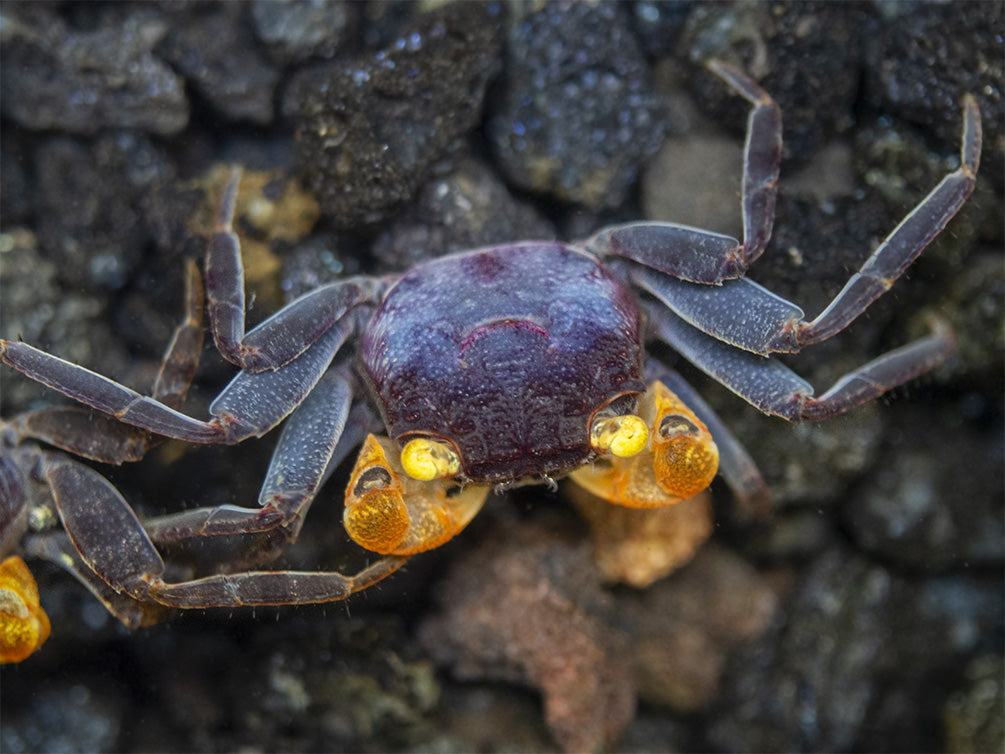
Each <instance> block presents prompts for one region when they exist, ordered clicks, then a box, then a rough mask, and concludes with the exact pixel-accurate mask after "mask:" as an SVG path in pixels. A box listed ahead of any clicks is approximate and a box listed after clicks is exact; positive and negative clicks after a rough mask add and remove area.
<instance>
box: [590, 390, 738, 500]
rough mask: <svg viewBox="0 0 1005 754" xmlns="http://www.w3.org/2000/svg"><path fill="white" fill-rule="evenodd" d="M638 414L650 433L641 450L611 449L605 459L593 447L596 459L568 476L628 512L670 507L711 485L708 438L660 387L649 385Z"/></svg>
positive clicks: (714, 463)
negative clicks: (624, 451) (638, 509)
mask: <svg viewBox="0 0 1005 754" xmlns="http://www.w3.org/2000/svg"><path fill="white" fill-rule="evenodd" d="M638 415H639V418H641V419H642V421H643V422H644V423H645V425H646V426H648V427H649V428H650V429H649V430H648V442H647V443H645V444H644V447H642V448H641V449H640V450H639V451H638V452H635V453H633V454H622V453H617V452H615V451H614V450H612V451H610V454H609V455H608V454H605V453H604V449H603V447H599V446H598V445H597V443H594V447H595V449H596V450H597V451H598V452H599V453H601V456H600V458H599V459H598V460H597V461H596V463H594V464H593V465H592V466H584V467H582V468H580V469H577V470H576V471H574V472H572V474H571V477H572V479H573V481H575V482H576V483H577V484H579V485H580V486H581V487H584V488H585V489H586V490H588V491H589V492H591V493H593V494H594V495H597V496H598V497H602V498H604V499H605V500H608V501H610V502H612V503H616V504H618V505H626V506H629V507H631V508H659V507H662V506H665V505H673V504H674V503H677V502H680V501H681V500H686V499H688V498H691V497H694V496H695V495H697V494H698V493H699V492H701V491H702V490H704V489H705V488H706V487H708V485H709V484H711V483H712V479H713V478H714V477H715V473H716V471H717V470H718V468H719V450H718V448H717V447H716V445H715V442H714V441H713V440H712V434H711V433H710V432H709V431H708V428H707V427H706V426H705V425H704V423H703V422H702V421H701V419H699V418H698V417H697V416H696V415H695V414H694V412H693V411H691V409H689V408H688V407H687V406H686V405H684V403H683V402H682V401H681V400H680V399H679V398H678V397H677V396H676V395H674V394H673V393H672V392H671V391H670V390H669V389H668V388H667V387H666V386H665V385H664V384H663V383H662V382H654V383H653V384H652V385H650V386H649V390H647V391H646V394H645V395H644V396H643V397H642V400H641V401H640V402H639V410H638ZM630 426H632V427H633V426H634V425H630ZM593 434H594V435H597V434H598V433H597V432H594V433H593ZM632 434H633V436H634V435H635V434H636V431H635V430H634V429H632ZM643 437H645V435H644V433H643Z"/></svg>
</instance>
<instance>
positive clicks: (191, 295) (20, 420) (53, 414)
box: [0, 262, 203, 464]
mask: <svg viewBox="0 0 1005 754" xmlns="http://www.w3.org/2000/svg"><path fill="white" fill-rule="evenodd" d="M185 271H186V275H185V319H184V320H183V321H182V323H181V324H179V325H178V327H176V328H175V331H174V335H173V336H172V338H171V343H170V345H169V346H168V348H167V350H166V351H165V353H164V358H163V360H162V361H161V367H160V371H159V373H158V375H157V379H156V380H155V382H154V386H153V391H152V397H153V399H154V400H155V401H158V402H159V403H162V404H164V405H165V406H167V407H169V408H172V409H176V410H177V409H180V408H181V407H182V405H184V403H185V396H186V395H187V394H188V389H189V386H190V385H191V384H192V379H193V378H194V377H195V370H196V367H197V366H198V363H199V357H200V355H201V354H202V342H203V337H202V336H203V330H202V310H203V288H202V279H201V278H200V276H199V270H198V269H197V268H196V266H195V263H193V262H189V263H188V265H187V266H186V270H185ZM9 345H10V346H11V347H13V346H20V347H23V348H28V346H23V344H13V343H12V344H9ZM6 350H7V348H6V347H5V346H0V353H6ZM7 424H8V426H9V427H10V428H12V429H13V431H14V432H16V433H17V435H18V437H19V438H21V439H27V438H32V439H35V440H41V441H42V442H45V443H47V444H49V445H52V446H54V447H57V448H61V449H63V450H66V451H69V452H70V453H73V454H75V455H78V456H81V457H83V458H90V459H92V460H94V461H100V462H102V463H114V464H120V463H126V462H129V461H138V460H139V459H141V458H142V457H143V456H144V455H145V454H146V452H147V451H148V450H150V448H152V447H154V446H155V445H156V444H158V443H159V442H161V441H162V440H163V438H162V437H158V436H156V435H152V434H151V433H149V432H147V431H144V430H142V429H139V428H137V427H134V426H130V425H128V424H122V423H121V422H119V421H117V420H115V419H113V418H112V417H110V416H106V415H104V414H99V413H96V412H95V411H92V410H90V409H86V408H83V407H80V406H53V407H50V408H44V409H40V410H38V411H31V412H29V413H26V414H21V415H20V416H16V417H14V418H13V419H11V420H10V421H9V422H7Z"/></svg>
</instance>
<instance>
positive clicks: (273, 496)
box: [144, 373, 361, 543]
mask: <svg viewBox="0 0 1005 754" xmlns="http://www.w3.org/2000/svg"><path fill="white" fill-rule="evenodd" d="M351 400H352V387H351V386H350V385H349V383H348V382H347V381H346V379H345V378H344V377H342V376H341V375H339V374H338V373H332V374H329V375H326V376H325V377H324V378H323V379H322V380H321V381H320V382H319V383H318V385H317V387H316V388H315V389H314V390H313V392H312V393H311V394H310V396H308V398H307V400H306V401H304V403H303V405H301V406H300V407H299V408H298V409H297V410H296V411H294V412H293V414H292V415H291V416H290V418H289V420H288V421H287V422H286V424H285V425H284V426H283V431H282V434H281V435H280V437H279V443H278V444H277V446H276V449H275V451H274V452H273V454H272V461H271V462H270V464H269V470H268V472H267V473H266V477H265V482H264V483H263V485H262V489H261V492H260V493H259V496H258V504H259V506H261V507H260V508H243V507H239V506H235V505H220V506H217V507H206V508H196V509H193V510H188V511H184V512H182V513H176V514H171V515H167V516H160V517H158V518H156V519H152V520H150V521H147V522H145V524H144V526H145V528H146V530H147V533H148V534H149V535H150V538H151V539H153V540H154V541H155V542H162V543H163V542H178V541H181V540H184V539H190V538H193V537H213V536H225V535H238V534H252V533H256V532H269V531H274V530H276V529H283V530H284V538H285V539H287V540H292V539H295V538H296V535H297V533H298V532H299V531H300V526H301V524H302V522H303V518H304V516H305V515H306V514H307V510H308V509H309V507H310V504H311V502H313V500H314V497H315V495H316V494H317V491H318V489H320V487H321V484H322V483H323V481H324V479H325V475H326V473H327V471H328V469H330V468H331V467H332V464H333V461H334V462H337V461H340V460H341V459H342V458H344V457H345V455H346V454H347V453H348V451H349V450H350V449H351V447H353V446H352V445H350V444H349V441H355V442H358V440H359V439H361V438H360V437H359V435H360V434H361V432H359V431H354V430H352V428H350V430H349V432H348V433H345V432H344V430H345V428H346V424H347V419H348V417H349V406H350V403H351ZM337 448H339V449H341V453H337V452H336V451H337ZM339 456H340V457H339Z"/></svg>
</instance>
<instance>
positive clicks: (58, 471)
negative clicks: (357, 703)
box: [42, 457, 407, 608]
mask: <svg viewBox="0 0 1005 754" xmlns="http://www.w3.org/2000/svg"><path fill="white" fill-rule="evenodd" d="M42 475H43V477H44V478H45V480H46V481H47V482H48V483H49V485H50V486H51V488H52V489H53V492H54V498H55V499H56V503H57V507H59V508H60V513H61V515H63V514H64V511H65V510H66V508H65V503H66V501H67V500H68V499H73V500H74V504H73V507H72V518H73V521H72V524H73V525H72V526H67V531H68V532H69V533H70V536H71V537H72V539H73V545H74V548H75V549H76V550H77V551H78V552H79V553H80V557H81V558H82V559H83V560H84V562H86V563H87V565H88V566H89V567H91V568H93V569H94V571H95V573H98V574H99V575H100V576H101V578H102V579H103V580H104V581H105V582H106V583H107V584H108V586H109V587H111V588H112V589H113V590H114V592H115V593H116V595H118V596H120V597H121V596H122V595H125V596H127V597H129V598H132V599H134V600H137V601H139V602H140V603H151V602H153V603H160V604H162V605H168V606H171V607H178V608H204V607H239V606H242V605H294V604H308V603H318V602H333V601H337V600H343V599H346V598H347V597H349V595H351V594H353V593H354V592H358V591H361V590H363V589H366V588H367V587H369V586H371V585H373V584H375V583H376V582H378V581H380V580H381V579H383V578H386V577H387V576H389V575H390V574H392V573H394V572H395V571H396V570H397V569H398V568H400V567H401V566H402V565H404V563H405V561H406V560H407V558H405V557H398V556H388V557H385V558H382V559H380V560H379V561H377V562H375V563H374V564H372V565H371V566H369V567H367V568H365V569H363V570H362V571H360V572H359V573H357V574H355V575H351V576H347V575H344V574H341V573H337V572H301V571H250V572H242V573H237V574H233V575H229V574H218V575H214V576H207V577H206V578H202V579H195V580H192V581H182V582H178V583H172V582H167V581H165V580H164V572H165V565H164V560H163V559H162V558H161V556H160V553H159V552H158V551H157V549H156V548H155V547H154V545H153V543H152V542H151V541H150V538H149V536H148V535H147V532H146V530H145V529H144V527H143V525H142V524H141V523H140V521H139V519H138V518H137V517H136V514H135V513H134V512H133V510H132V508H130V507H129V505H128V503H126V501H125V500H124V499H123V497H122V495H121V494H119V492H118V491H117V490H116V489H115V488H114V487H113V486H112V485H111V483H109V482H108V480H107V479H105V478H104V477H102V476H101V475H100V474H98V473H97V472H95V471H94V470H92V469H90V468H88V467H86V466H83V465H82V464H79V463H76V462H72V461H69V460H68V459H64V458H58V457H51V458H50V459H49V460H48V462H47V463H46V464H45V465H44V467H43V470H42ZM96 566H97V567H96ZM106 604H107V603H106Z"/></svg>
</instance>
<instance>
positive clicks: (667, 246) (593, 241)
mask: <svg viewBox="0 0 1005 754" xmlns="http://www.w3.org/2000/svg"><path fill="white" fill-rule="evenodd" d="M708 68H709V70H711V71H712V72H713V73H714V74H716V75H717V76H719V78H721V79H722V80H723V81H725V82H726V83H727V84H729V86H730V87H732V89H733V90H734V91H735V92H736V93H737V94H739V95H741V96H742V97H744V98H745V99H746V100H747V101H748V102H750V103H751V104H752V105H753V106H754V107H753V109H752V110H751V111H750V116H749V118H748V120H747V138H746V143H745V144H744V148H743V243H742V244H741V243H740V242H739V241H737V240H736V239H735V238H732V237H730V236H726V235H722V234H719V233H710V232H709V231H706V230H700V229H698V228H691V227H688V226H685V225H678V224H676V223H663V222H640V223H628V224H627V225H616V226H612V227H610V228H605V229H603V230H601V231H600V232H599V233H597V234H596V235H594V236H593V237H592V238H590V239H589V240H588V241H587V242H586V243H585V245H586V247H587V248H588V249H590V250H592V251H593V252H594V253H597V254H599V255H600V256H605V255H607V254H614V255H616V256H621V257H625V258H627V259H631V260H633V261H635V262H640V263H641V264H644V265H646V266H648V267H652V268H653V269H656V270H659V271H661V272H664V273H666V274H668V275H672V276H674V277H675V278H680V279H681V280H689V281H691V282H694V283H716V284H717V283H721V282H722V281H723V280H729V279H732V278H737V277H740V276H741V275H742V274H743V273H744V272H745V271H746V269H747V267H748V266H749V265H750V264H751V262H753V261H754V260H755V259H757V258H758V257H759V256H761V253H762V252H763V251H764V249H765V247H766V246H767V245H768V240H769V239H770V238H771V228H772V225H773V223H774V218H775V195H776V193H777V185H778V171H779V167H780V165H781V159H782V115H781V112H780V111H779V109H778V106H777V105H776V104H775V103H774V101H773V100H772V99H771V96H770V95H769V94H768V93H767V92H765V91H764V90H763V89H761V87H759V86H758V85H757V84H755V83H754V82H753V81H752V80H751V79H750V78H749V77H748V76H747V75H746V74H744V73H742V72H741V71H739V70H738V69H736V68H734V67H733V66H731V65H728V64H727V63H723V62H722V61H719V60H712V61H710V62H709V63H708Z"/></svg>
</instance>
